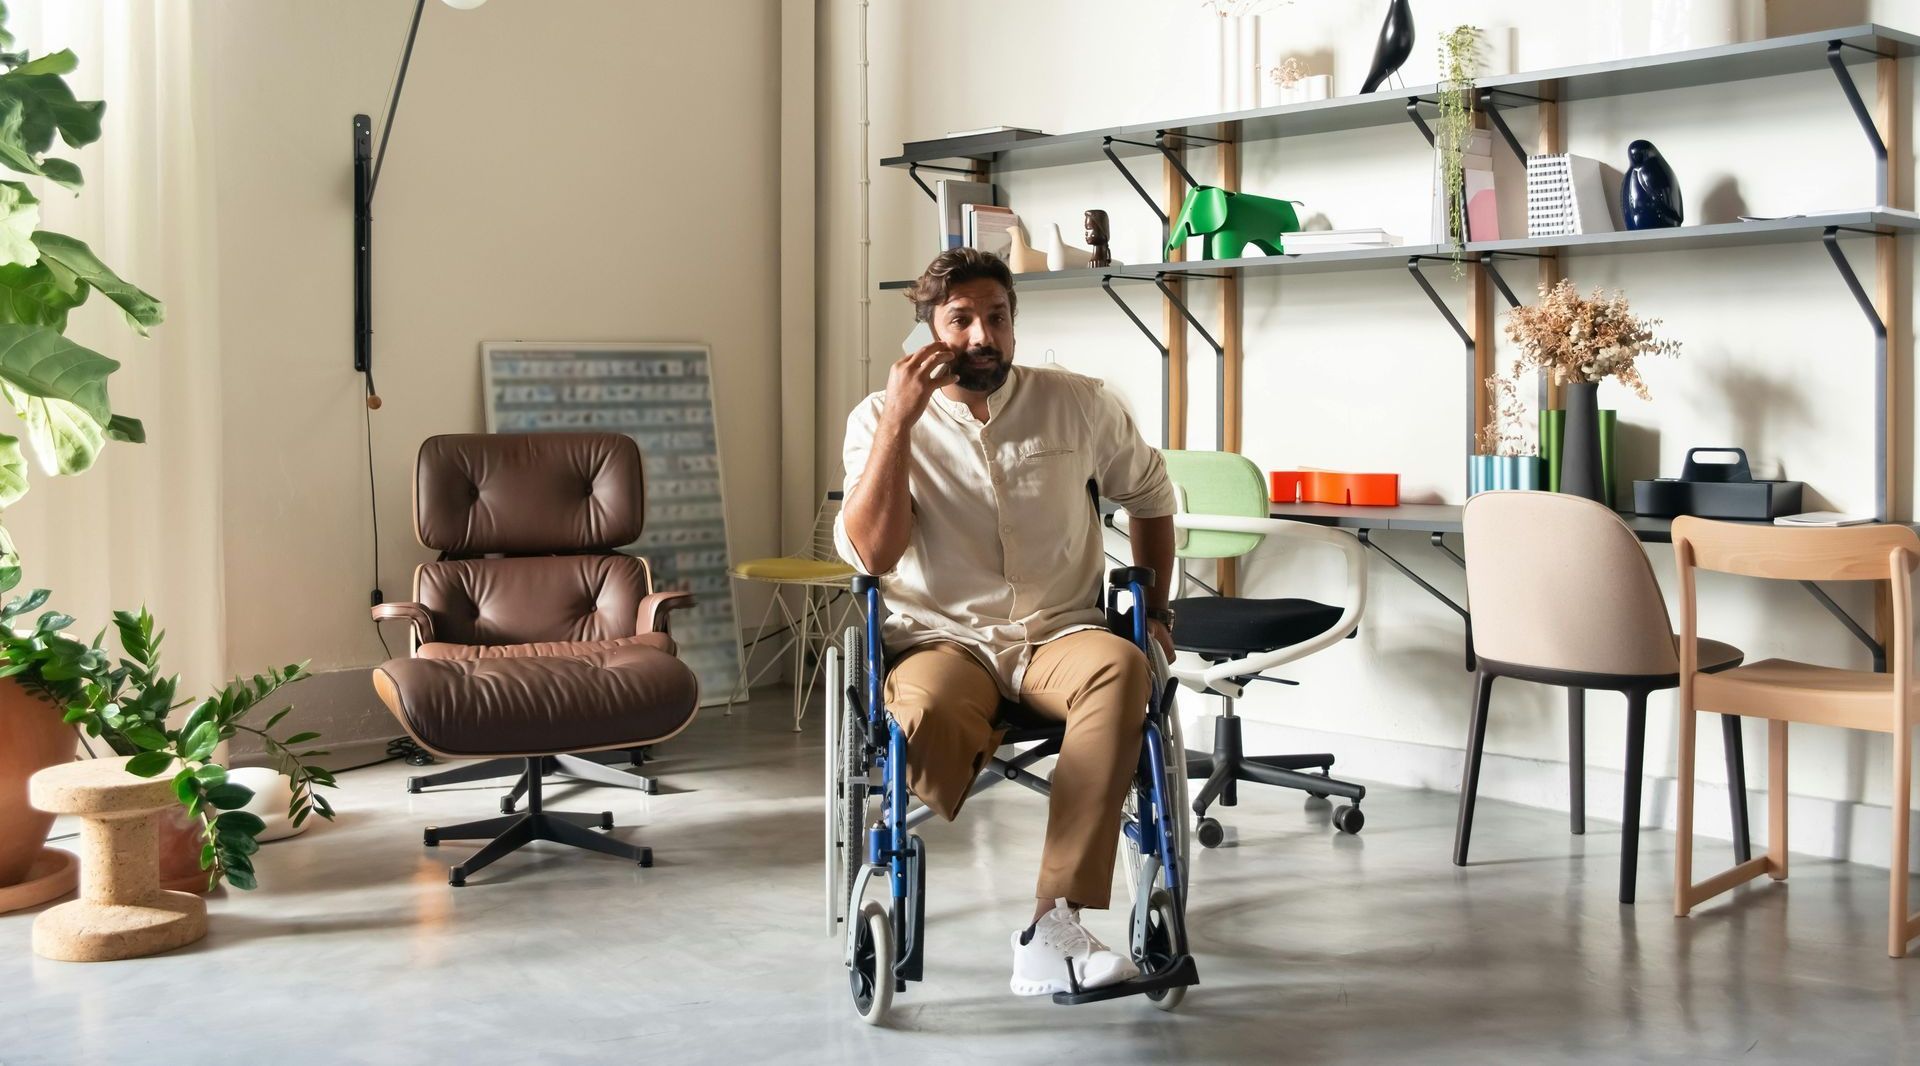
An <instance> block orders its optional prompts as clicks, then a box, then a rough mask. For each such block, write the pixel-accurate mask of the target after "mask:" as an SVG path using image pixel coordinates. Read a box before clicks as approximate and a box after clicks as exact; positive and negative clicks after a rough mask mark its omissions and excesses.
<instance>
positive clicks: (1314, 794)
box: [1307, 789, 1327, 800]
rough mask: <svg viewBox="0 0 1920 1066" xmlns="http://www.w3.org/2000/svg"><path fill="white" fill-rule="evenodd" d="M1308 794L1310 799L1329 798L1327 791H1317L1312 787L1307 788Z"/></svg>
mask: <svg viewBox="0 0 1920 1066" xmlns="http://www.w3.org/2000/svg"><path fill="white" fill-rule="evenodd" d="M1307 796H1308V798H1310V799H1317V800H1323V799H1326V798H1327V794H1326V793H1325V792H1315V791H1313V790H1312V789H1308V790H1307Z"/></svg>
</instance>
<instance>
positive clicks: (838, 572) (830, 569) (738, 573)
mask: <svg viewBox="0 0 1920 1066" xmlns="http://www.w3.org/2000/svg"><path fill="white" fill-rule="evenodd" d="M733 573H734V576H735V577H744V578H747V579H748V580H750V581H835V580H839V579H842V578H848V577H852V576H853V567H851V566H848V565H847V564H845V563H842V562H831V561H825V560H820V559H795V558H792V557H789V556H780V557H777V558H772V559H749V560H747V561H746V562H744V563H741V564H739V565H738V566H735V567H734V568H733Z"/></svg>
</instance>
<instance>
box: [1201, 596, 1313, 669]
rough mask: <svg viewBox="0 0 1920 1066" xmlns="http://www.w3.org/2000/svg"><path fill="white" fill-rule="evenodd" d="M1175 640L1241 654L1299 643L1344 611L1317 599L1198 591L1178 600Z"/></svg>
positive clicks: (1220, 652)
mask: <svg viewBox="0 0 1920 1066" xmlns="http://www.w3.org/2000/svg"><path fill="white" fill-rule="evenodd" d="M1170 606H1171V607H1172V608H1173V614H1174V620H1173V644H1174V647H1176V648H1179V649H1180V650H1181V651H1191V652H1197V653H1199V654H1202V655H1205V654H1215V655H1227V656H1231V657H1234V658H1239V657H1240V656H1243V655H1251V654H1254V653H1256V652H1263V651H1272V650H1274V649H1276V648H1285V647H1289V646H1291V645H1294V644H1298V643H1300V642H1301V641H1303V640H1311V639H1313V638H1314V637H1317V636H1319V635H1320V634H1322V633H1325V632H1326V631H1327V630H1329V629H1332V628H1333V627H1334V626H1335V625H1336V624H1338V623H1339V621H1340V615H1341V614H1342V613H1343V612H1342V611H1341V609H1340V608H1338V607H1330V606H1328V605H1327V604H1324V603H1316V602H1314V601H1313V600H1296V599H1280V600H1255V599H1240V598H1237V597H1222V596H1194V597H1191V598H1188V599H1181V600H1174V601H1173V602H1172V604H1170Z"/></svg>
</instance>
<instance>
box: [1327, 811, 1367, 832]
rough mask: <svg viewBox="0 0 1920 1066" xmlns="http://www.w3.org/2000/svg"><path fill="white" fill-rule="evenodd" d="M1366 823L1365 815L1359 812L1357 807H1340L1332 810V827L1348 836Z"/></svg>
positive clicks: (1358, 830)
mask: <svg viewBox="0 0 1920 1066" xmlns="http://www.w3.org/2000/svg"><path fill="white" fill-rule="evenodd" d="M1366 824H1367V816H1366V815H1364V814H1361V813H1360V808H1358V807H1340V808H1337V809H1335V810H1334V812H1333V827H1334V828H1335V829H1338V830H1340V831H1341V832H1342V833H1345V834H1347V835H1348V836H1353V835H1354V834H1356V833H1358V832H1360V829H1361V827H1363V826H1365V825H1366Z"/></svg>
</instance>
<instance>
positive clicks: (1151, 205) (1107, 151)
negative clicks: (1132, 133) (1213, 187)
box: [1100, 137, 1167, 343]
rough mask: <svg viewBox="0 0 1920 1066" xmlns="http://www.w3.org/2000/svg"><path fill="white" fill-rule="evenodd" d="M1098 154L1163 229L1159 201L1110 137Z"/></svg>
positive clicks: (1165, 219) (1101, 142)
mask: <svg viewBox="0 0 1920 1066" xmlns="http://www.w3.org/2000/svg"><path fill="white" fill-rule="evenodd" d="M1120 143H1122V144H1131V143H1133V142H1131V141H1122V142H1120ZM1100 152H1101V154H1103V155H1105V156H1106V157H1107V161H1108V162H1110V163H1112V164H1113V168H1114V169H1115V170H1118V171H1119V172H1120V176H1121V177H1123V178H1125V179H1127V184H1128V185H1131V186H1133V191H1134V192H1136V193H1139V194H1140V199H1142V200H1144V201H1146V204H1147V209H1148V210H1149V211H1152V212H1153V215H1154V217H1155V218H1157V219H1159V220H1160V226H1161V228H1163V229H1164V228H1165V227H1166V225H1167V213H1166V212H1165V211H1164V210H1162V209H1161V207H1160V204H1159V201H1157V200H1155V199H1154V198H1153V197H1152V196H1151V195H1149V194H1148V193H1147V190H1146V189H1144V188H1142V187H1141V185H1140V179H1139V178H1136V177H1134V176H1133V171H1131V170H1128V169H1127V165H1126V164H1125V163H1122V162H1121V161H1120V157H1119V156H1118V155H1116V154H1114V151H1113V138H1112V137H1104V138H1102V139H1101V141H1100ZM1107 294H1108V295H1112V294H1113V290H1112V289H1108V290H1107ZM1114 298H1115V299H1119V297H1117V296H1116V297H1114ZM1155 343H1159V342H1157V341H1156V342H1155Z"/></svg>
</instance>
